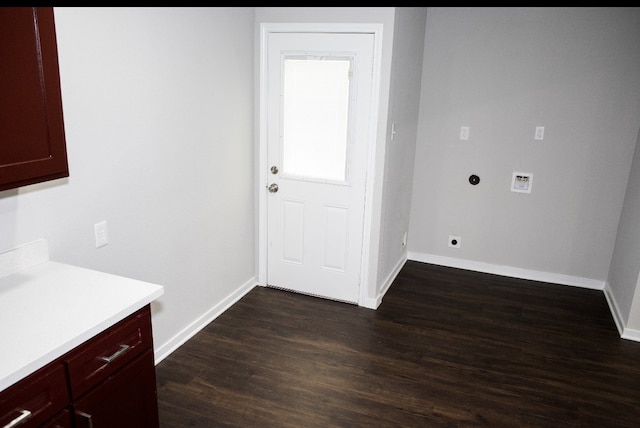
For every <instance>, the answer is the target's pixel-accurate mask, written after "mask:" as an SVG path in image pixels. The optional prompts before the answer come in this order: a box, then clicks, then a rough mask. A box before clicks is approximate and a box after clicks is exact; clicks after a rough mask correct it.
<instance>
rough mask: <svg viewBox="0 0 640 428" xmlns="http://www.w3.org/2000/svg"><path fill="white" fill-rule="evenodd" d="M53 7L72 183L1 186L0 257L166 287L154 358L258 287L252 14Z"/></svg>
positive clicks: (157, 316) (157, 313)
mask: <svg viewBox="0 0 640 428" xmlns="http://www.w3.org/2000/svg"><path fill="white" fill-rule="evenodd" d="M54 12H55V18H56V26H57V34H58V47H59V61H60V75H61V85H62V98H63V105H64V115H65V127H66V138H67V150H68V158H69V168H70V177H69V178H68V179H62V180H56V181H53V182H49V183H46V184H39V185H33V186H27V187H24V188H21V189H19V190H10V191H4V192H0V251H4V250H8V249H11V248H15V247H17V246H19V245H22V244H24V243H27V242H31V241H33V240H36V239H39V238H46V239H47V240H48V243H49V249H50V255H51V259H52V260H56V261H60V262H65V263H70V264H73V265H77V266H82V267H87V268H92V269H96V270H101V271H105V272H109V273H114V274H118V275H123V276H127V277H131V278H135V279H139V280H144V281H148V282H153V283H157V284H160V285H162V286H164V288H165V293H164V295H163V296H162V297H161V298H160V299H159V300H158V301H157V302H156V303H154V305H153V306H152V310H153V323H154V341H155V347H156V351H157V352H156V356H158V355H159V354H160V357H163V356H164V354H166V352H169V351H170V350H171V349H172V348H173V347H174V346H177V345H178V344H179V343H180V342H181V341H182V340H185V339H186V338H187V336H188V335H189V334H190V333H191V332H193V331H194V328H195V327H194V323H195V324H198V323H200V324H202V323H203V321H205V320H206V319H208V318H211V316H212V315H214V314H215V313H216V312H218V311H220V310H221V309H222V308H223V307H224V306H225V305H227V304H229V302H230V301H231V300H233V298H235V297H236V296H237V295H238V293H241V292H242V291H243V290H246V288H247V287H250V286H253V285H254V283H255V280H254V252H253V250H254V241H255V231H254V228H253V222H254V205H253V203H254V201H253V194H254V188H253V107H254V105H253V102H254V99H253V77H254V75H253V72H254V70H253V26H254V15H253V8H239V7H233V8H129V7H126V8H94V7H92V8H58V7H56V8H55V9H54ZM102 220H106V221H107V223H108V234H109V240H110V242H109V244H108V245H107V246H105V247H101V248H99V249H96V248H95V245H94V237H93V225H94V223H97V222H99V221H102ZM158 350H160V352H159V353H158Z"/></svg>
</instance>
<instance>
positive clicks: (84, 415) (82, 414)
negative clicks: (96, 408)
mask: <svg viewBox="0 0 640 428" xmlns="http://www.w3.org/2000/svg"><path fill="white" fill-rule="evenodd" d="M76 415H78V416H80V417H81V418H84V419H86V421H87V428H93V419H92V418H91V415H90V414H88V413H85V412H76Z"/></svg>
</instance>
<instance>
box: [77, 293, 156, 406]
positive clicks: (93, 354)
mask: <svg viewBox="0 0 640 428" xmlns="http://www.w3.org/2000/svg"><path fill="white" fill-rule="evenodd" d="M152 346H153V339H152V336H151V312H150V310H149V306H148V305H147V306H146V307H144V308H143V309H141V310H139V311H138V312H136V313H134V314H133V315H131V316H129V317H127V318H125V319H124V320H122V321H120V322H119V323H117V324H115V325H114V326H113V327H111V328H110V329H108V330H106V331H105V332H103V333H100V334H98V335H97V336H95V337H94V338H92V339H90V340H89V341H87V342H86V343H85V344H84V345H82V346H80V347H79V348H78V349H76V350H75V351H73V352H71V353H70V354H69V355H68V356H67V358H65V360H66V363H67V367H68V369H69V384H70V386H71V395H72V397H74V398H77V397H79V396H80V395H82V394H84V393H85V392H86V391H87V390H89V389H90V388H91V387H93V386H94V385H96V384H98V383H99V382H101V381H102V380H104V379H106V378H107V377H109V376H110V375H112V374H113V373H114V372H116V371H117V370H118V369H120V368H121V367H123V366H124V365H125V364H127V363H128V362H130V361H131V360H133V359H134V358H135V357H136V356H138V355H140V354H141V353H142V352H143V351H144V350H145V349H147V348H151V347H152Z"/></svg>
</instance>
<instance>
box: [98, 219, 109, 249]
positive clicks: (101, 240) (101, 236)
mask: <svg viewBox="0 0 640 428" xmlns="http://www.w3.org/2000/svg"><path fill="white" fill-rule="evenodd" d="M94 231H95V237H96V248H100V247H102V246H105V245H107V244H108V243H109V235H108V234H107V222H106V221H101V222H100V223H96V224H95V225H94Z"/></svg>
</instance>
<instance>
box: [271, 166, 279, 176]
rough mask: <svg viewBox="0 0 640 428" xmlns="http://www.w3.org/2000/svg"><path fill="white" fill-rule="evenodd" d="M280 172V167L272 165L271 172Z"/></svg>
mask: <svg viewBox="0 0 640 428" xmlns="http://www.w3.org/2000/svg"><path fill="white" fill-rule="evenodd" d="M277 173H278V167H277V166H275V165H274V166H272V167H271V174H277Z"/></svg>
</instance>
